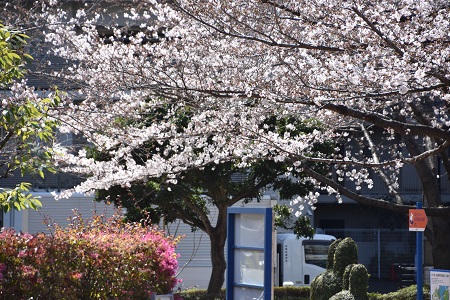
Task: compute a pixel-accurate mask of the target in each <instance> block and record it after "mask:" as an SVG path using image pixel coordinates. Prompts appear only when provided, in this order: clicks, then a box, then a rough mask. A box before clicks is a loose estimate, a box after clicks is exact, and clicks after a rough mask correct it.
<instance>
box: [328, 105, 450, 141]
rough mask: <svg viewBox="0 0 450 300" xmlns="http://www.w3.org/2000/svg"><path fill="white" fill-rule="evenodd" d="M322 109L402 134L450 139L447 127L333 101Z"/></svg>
mask: <svg viewBox="0 0 450 300" xmlns="http://www.w3.org/2000/svg"><path fill="white" fill-rule="evenodd" d="M322 109H327V110H331V111H334V112H336V113H338V114H340V115H343V116H347V117H352V118H356V119H358V120H363V121H367V122H370V123H372V124H374V125H377V126H378V127H381V128H384V129H388V128H390V129H392V130H394V131H395V132H398V133H400V134H411V135H421V136H429V137H434V138H439V139H442V140H445V141H450V131H448V130H446V129H441V128H437V127H429V126H425V125H420V124H409V123H405V122H400V121H396V120H392V119H387V118H385V117H383V116H381V115H379V114H376V113H372V112H362V111H360V110H356V109H353V108H350V107H348V106H344V105H336V104H332V103H327V104H325V105H324V106H322Z"/></svg>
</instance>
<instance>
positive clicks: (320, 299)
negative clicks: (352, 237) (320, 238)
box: [310, 239, 342, 300]
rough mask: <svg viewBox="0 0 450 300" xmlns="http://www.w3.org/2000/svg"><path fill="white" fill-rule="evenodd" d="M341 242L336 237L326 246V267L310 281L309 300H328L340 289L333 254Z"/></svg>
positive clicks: (340, 285)
mask: <svg viewBox="0 0 450 300" xmlns="http://www.w3.org/2000/svg"><path fill="white" fill-rule="evenodd" d="M341 242H342V240H341V239H338V240H336V241H334V242H333V243H331V245H330V247H329V248H328V259H327V269H326V270H325V272H324V273H322V274H320V275H319V276H317V277H316V278H314V280H313V281H312V282H311V293H310V299H311V300H329V299H330V298H331V297H332V296H333V295H334V294H336V293H338V292H339V291H341V290H342V278H341V277H338V276H336V274H335V272H334V270H333V269H334V262H335V258H336V257H335V254H336V249H337V247H338V245H339V244H340V243H341Z"/></svg>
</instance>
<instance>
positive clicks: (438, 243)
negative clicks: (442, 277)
mask: <svg viewBox="0 0 450 300" xmlns="http://www.w3.org/2000/svg"><path fill="white" fill-rule="evenodd" d="M430 219H431V220H430ZM429 220H430V221H431V223H432V226H433V241H432V245H433V246H432V247H433V248H432V252H433V267H434V268H436V269H443V270H450V255H449V249H450V218H449V217H448V216H447V217H445V216H444V217H433V218H429Z"/></svg>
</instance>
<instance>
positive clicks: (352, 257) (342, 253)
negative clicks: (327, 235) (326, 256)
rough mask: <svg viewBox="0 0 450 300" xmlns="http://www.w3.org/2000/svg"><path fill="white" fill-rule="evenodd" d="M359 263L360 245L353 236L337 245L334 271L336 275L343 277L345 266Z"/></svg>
mask: <svg viewBox="0 0 450 300" xmlns="http://www.w3.org/2000/svg"><path fill="white" fill-rule="evenodd" d="M357 263H358V247H357V245H356V243H355V241H354V240H353V239H351V238H345V239H343V240H342V241H341V242H340V243H339V244H338V245H337V246H336V250H335V253H334V260H333V271H334V272H335V273H336V276H338V277H342V276H343V275H344V272H345V268H346V267H347V266H348V265H350V264H357Z"/></svg>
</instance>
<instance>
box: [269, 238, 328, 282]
mask: <svg viewBox="0 0 450 300" xmlns="http://www.w3.org/2000/svg"><path fill="white" fill-rule="evenodd" d="M334 240H336V238H335V237H334V236H331V235H326V234H315V235H314V237H313V238H312V239H308V238H303V237H300V238H297V236H296V235H295V234H293V233H280V234H277V260H276V263H275V286H289V285H293V286H308V285H310V284H311V282H312V280H313V279H314V278H315V277H316V276H317V275H319V274H320V273H322V272H324V271H325V268H326V264H327V257H328V248H329V246H330V244H331V243H332V242H333V241H334Z"/></svg>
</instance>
